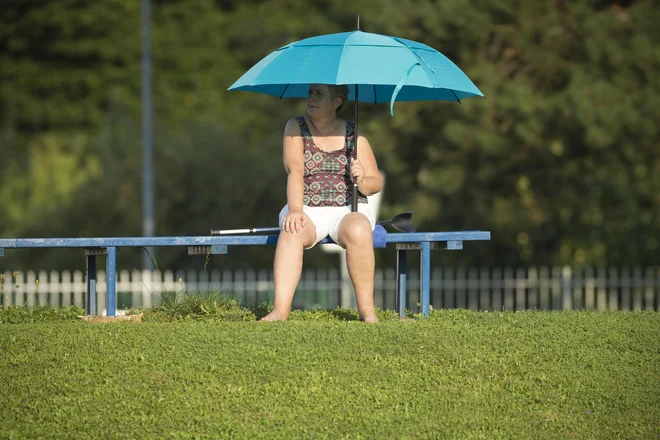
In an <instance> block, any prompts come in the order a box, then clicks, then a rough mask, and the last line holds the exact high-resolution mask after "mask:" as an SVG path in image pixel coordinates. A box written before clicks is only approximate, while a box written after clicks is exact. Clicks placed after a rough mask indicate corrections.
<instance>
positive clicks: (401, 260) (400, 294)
mask: <svg viewBox="0 0 660 440" xmlns="http://www.w3.org/2000/svg"><path fill="white" fill-rule="evenodd" d="M396 302H397V309H398V310H399V318H401V319H403V318H405V317H406V251H405V249H399V250H397V251H396Z"/></svg>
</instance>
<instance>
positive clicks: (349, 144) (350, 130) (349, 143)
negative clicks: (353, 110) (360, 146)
mask: <svg viewBox="0 0 660 440" xmlns="http://www.w3.org/2000/svg"><path fill="white" fill-rule="evenodd" d="M345 146H346V150H347V151H348V152H349V153H352V152H353V151H355V124H354V123H352V122H350V121H346V143H345Z"/></svg>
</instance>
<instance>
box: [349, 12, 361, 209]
mask: <svg viewBox="0 0 660 440" xmlns="http://www.w3.org/2000/svg"><path fill="white" fill-rule="evenodd" d="M357 30H360V14H358V15H357ZM358 102H359V101H358V85H357V84H355V160H357V145H358V139H359V137H360V132H359V131H358ZM357 204H358V186H357V183H355V182H353V198H352V200H351V212H357V210H358V205H357Z"/></svg>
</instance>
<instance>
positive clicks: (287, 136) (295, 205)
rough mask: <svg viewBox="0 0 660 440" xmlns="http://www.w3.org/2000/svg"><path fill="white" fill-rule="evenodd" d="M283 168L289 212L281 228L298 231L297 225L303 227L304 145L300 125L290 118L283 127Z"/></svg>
mask: <svg viewBox="0 0 660 440" xmlns="http://www.w3.org/2000/svg"><path fill="white" fill-rule="evenodd" d="M283 144H284V170H285V171H286V173H287V182H286V201H287V204H288V205H289V212H288V214H287V215H286V217H285V218H284V221H283V223H282V228H283V229H284V230H285V231H287V232H298V231H299V228H298V226H301V227H303V228H304V227H305V221H304V220H305V217H304V215H303V195H304V187H305V186H304V183H303V173H304V166H305V147H304V145H303V140H302V133H301V131H300V126H299V125H298V122H297V121H296V120H295V119H290V120H289V122H287V124H286V128H285V129H284V140H283Z"/></svg>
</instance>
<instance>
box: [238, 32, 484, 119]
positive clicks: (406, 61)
mask: <svg viewBox="0 0 660 440" xmlns="http://www.w3.org/2000/svg"><path fill="white" fill-rule="evenodd" d="M310 84H335V85H341V84H345V85H347V86H348V87H349V98H348V99H349V100H355V86H356V85H358V101H361V102H370V103H381V102H389V103H390V112H393V106H394V102H395V101H458V102H460V101H462V100H463V99H465V98H469V97H471V96H483V93H481V91H480V90H479V89H478V88H477V87H476V86H475V85H474V83H473V82H472V81H471V80H470V79H469V78H468V77H467V75H465V74H464V73H463V72H462V71H461V69H459V68H458V67H457V66H456V64H454V63H453V62H452V61H451V60H449V58H447V57H446V56H444V55H443V54H441V53H440V52H438V51H437V50H435V49H433V48H432V47H429V46H427V45H426V44H422V43H418V42H415V41H412V40H406V39H404V38H398V37H390V36H385V35H379V34H372V33H368V32H362V31H360V30H356V31H352V32H343V33H338V34H329V35H321V36H317V37H312V38H307V39H304V40H300V41H297V42H295V43H291V44H288V45H286V46H284V47H281V48H280V49H277V50H276V51H274V52H272V53H271V54H269V55H268V56H266V57H265V58H263V59H262V60H261V61H259V62H258V63H257V64H255V65H254V66H253V67H252V68H251V69H250V70H248V71H247V72H246V73H245V74H244V75H243V76H241V77H240V78H239V79H238V80H237V81H236V82H235V83H234V84H233V85H232V86H231V87H229V90H246V91H250V92H257V93H265V94H269V95H274V96H278V97H279V98H305V97H307V93H308V88H309V85H310Z"/></svg>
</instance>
